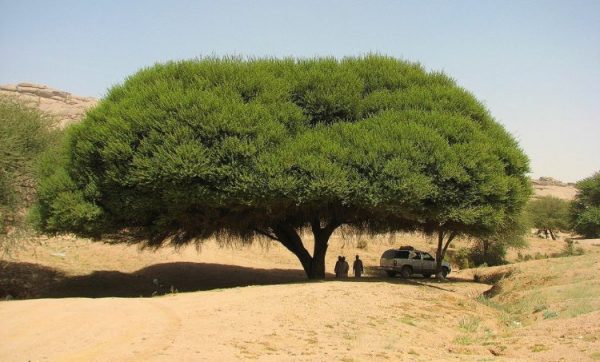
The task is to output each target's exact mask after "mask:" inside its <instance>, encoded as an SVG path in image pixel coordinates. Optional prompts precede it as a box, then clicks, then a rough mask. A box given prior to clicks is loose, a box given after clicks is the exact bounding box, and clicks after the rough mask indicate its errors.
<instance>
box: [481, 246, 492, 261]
mask: <svg viewBox="0 0 600 362" xmlns="http://www.w3.org/2000/svg"><path fill="white" fill-rule="evenodd" d="M482 243H483V262H484V263H486V264H487V263H488V256H487V255H488V249H489V245H490V242H489V241H487V240H483V241H482Z"/></svg>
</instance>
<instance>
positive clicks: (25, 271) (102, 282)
mask: <svg viewBox="0 0 600 362" xmlns="http://www.w3.org/2000/svg"><path fill="white" fill-rule="evenodd" d="M367 272H368V273H369V274H370V275H369V276H366V277H363V278H360V279H356V278H354V277H352V276H350V277H349V278H347V279H335V278H333V275H332V274H327V279H328V280H330V281H334V280H335V281H343V282H360V283H364V282H367V283H369V282H386V283H392V284H408V285H421V286H425V287H432V288H435V289H443V290H446V289H444V284H443V283H442V284H437V283H436V282H435V279H425V278H422V277H420V276H415V277H413V278H411V279H402V278H398V277H396V278H389V277H386V276H385V274H384V273H382V272H381V271H379V272H377V270H375V269H374V270H367ZM451 281H453V282H467V280H461V279H453V278H451ZM298 282H302V283H304V282H308V281H307V279H306V275H305V274H304V271H302V270H298V269H259V268H250V267H243V266H237V265H224V264H214V263H191V262H174V263H163V264H155V265H151V266H149V267H146V268H143V269H140V270H138V271H135V272H133V273H122V272H119V271H113V270H102V271H95V272H93V273H91V274H87V275H77V276H70V275H66V274H65V273H63V272H62V271H60V270H57V269H53V268H49V267H46V266H43V265H39V264H32V263H22V262H7V261H0V299H5V298H6V297H7V296H8V295H10V297H9V298H15V299H30V298H67V297H83V298H103V297H140V296H141V297H150V296H153V295H163V294H168V293H172V292H175V291H177V292H194V291H202V290H212V289H221V288H235V287H245V286H250V285H273V284H287V283H298ZM469 282H471V281H469ZM449 291H450V290H449Z"/></svg>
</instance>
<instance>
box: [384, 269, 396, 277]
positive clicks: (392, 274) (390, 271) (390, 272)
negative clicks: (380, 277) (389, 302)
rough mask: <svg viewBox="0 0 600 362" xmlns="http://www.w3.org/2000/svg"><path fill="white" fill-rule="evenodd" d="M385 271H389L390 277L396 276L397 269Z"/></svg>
mask: <svg viewBox="0 0 600 362" xmlns="http://www.w3.org/2000/svg"><path fill="white" fill-rule="evenodd" d="M385 272H386V273H387V275H388V277H391V278H393V277H395V276H396V271H394V270H386V271H385Z"/></svg>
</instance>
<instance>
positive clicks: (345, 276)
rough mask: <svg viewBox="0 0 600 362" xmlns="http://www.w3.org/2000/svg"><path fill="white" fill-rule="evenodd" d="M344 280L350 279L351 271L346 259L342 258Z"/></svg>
mask: <svg viewBox="0 0 600 362" xmlns="http://www.w3.org/2000/svg"><path fill="white" fill-rule="evenodd" d="M341 269H342V278H348V272H349V271H350V265H349V264H348V262H347V261H346V257H345V256H342V268H341Z"/></svg>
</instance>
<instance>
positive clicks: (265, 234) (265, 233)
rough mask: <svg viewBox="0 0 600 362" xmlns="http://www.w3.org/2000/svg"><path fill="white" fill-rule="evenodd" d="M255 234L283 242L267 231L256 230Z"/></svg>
mask: <svg viewBox="0 0 600 362" xmlns="http://www.w3.org/2000/svg"><path fill="white" fill-rule="evenodd" d="M254 232H255V233H257V234H260V235H262V236H266V237H267V238H269V239H271V240H275V241H279V242H281V240H279V239H278V238H277V237H276V236H275V235H273V234H271V233H269V232H267V231H264V230H261V229H259V228H254Z"/></svg>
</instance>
